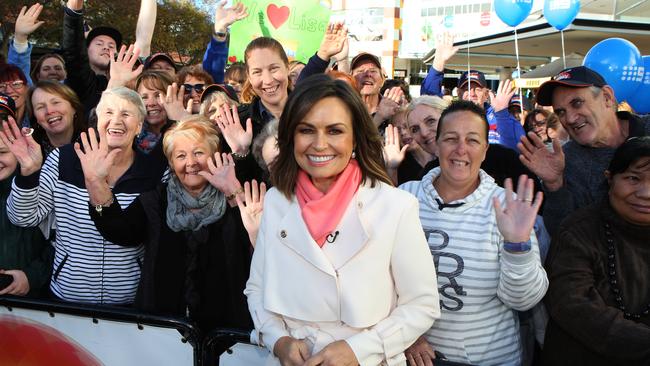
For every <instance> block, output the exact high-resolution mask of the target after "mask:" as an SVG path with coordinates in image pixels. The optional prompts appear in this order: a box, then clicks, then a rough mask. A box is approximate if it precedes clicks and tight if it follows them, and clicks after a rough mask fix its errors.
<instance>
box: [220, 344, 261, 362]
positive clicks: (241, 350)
mask: <svg viewBox="0 0 650 366" xmlns="http://www.w3.org/2000/svg"><path fill="white" fill-rule="evenodd" d="M230 350H231V351H232V353H227V352H224V353H223V354H222V355H221V356H220V357H219V366H242V365H246V366H265V365H267V364H273V363H272V362H269V363H267V359H268V356H269V351H268V350H267V349H266V348H262V347H258V346H254V345H252V344H245V343H237V344H235V345H234V346H232V347H230ZM268 361H271V360H268Z"/></svg>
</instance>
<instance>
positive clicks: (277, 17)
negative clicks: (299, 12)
mask: <svg viewBox="0 0 650 366" xmlns="http://www.w3.org/2000/svg"><path fill="white" fill-rule="evenodd" d="M266 16H267V17H269V20H270V21H271V24H272V25H273V27H275V29H278V28H280V27H281V26H282V24H284V23H285V22H286V21H287V19H289V7H288V6H283V7H280V8H278V7H277V6H276V5H275V4H271V5H269V6H267V7H266Z"/></svg>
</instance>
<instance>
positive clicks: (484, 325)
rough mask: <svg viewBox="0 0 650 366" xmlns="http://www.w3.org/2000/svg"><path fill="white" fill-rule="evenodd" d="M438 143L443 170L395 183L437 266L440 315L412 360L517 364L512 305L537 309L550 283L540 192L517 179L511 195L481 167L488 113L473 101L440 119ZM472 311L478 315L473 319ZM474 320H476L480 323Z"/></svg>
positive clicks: (518, 353) (412, 353) (410, 352)
mask: <svg viewBox="0 0 650 366" xmlns="http://www.w3.org/2000/svg"><path fill="white" fill-rule="evenodd" d="M439 117H440V118H439V119H438V122H437V133H436V135H435V141H436V145H437V149H438V158H439V160H440V167H438V168H434V169H433V170H431V171H430V172H429V173H428V174H426V175H425V176H424V177H423V178H422V180H421V181H418V182H408V183H406V184H403V185H402V186H400V188H402V189H404V190H406V191H408V192H411V193H413V194H414V195H416V196H417V197H418V199H419V202H420V205H421V206H422V209H421V210H420V220H421V221H422V225H423V226H422V228H423V229H424V231H425V233H426V235H427V239H428V242H429V248H430V250H431V251H430V253H431V254H430V255H432V256H433V258H434V260H435V262H436V264H437V265H438V268H437V270H438V273H437V275H438V283H439V284H440V287H439V290H438V291H439V293H440V297H441V307H442V316H441V319H440V320H439V321H438V322H436V323H435V324H434V325H433V327H432V328H431V329H429V330H428V331H427V332H426V334H425V335H424V336H423V337H421V338H420V339H419V340H418V341H417V342H416V343H415V344H414V345H413V346H411V347H409V349H408V350H407V352H406V353H407V357H408V358H409V360H410V361H411V364H415V363H414V360H417V359H420V357H421V358H422V359H433V354H434V353H433V351H434V350H436V351H440V352H442V353H443V354H444V355H445V356H446V357H447V358H448V359H450V360H452V361H456V362H462V363H468V364H476V365H486V364H498V365H516V364H520V363H521V350H520V346H519V345H520V343H521V342H520V339H519V323H518V318H517V315H516V313H515V311H513V310H518V311H523V310H527V309H530V308H532V307H533V306H535V305H536V304H537V303H538V302H539V301H540V300H541V299H542V297H543V296H544V293H545V292H546V288H547V286H548V280H547V278H546V273H545V272H544V268H543V267H542V265H541V259H540V255H539V248H538V244H537V238H536V236H535V233H534V232H533V231H532V229H533V224H534V223H535V218H536V214H537V211H538V210H539V207H540V205H541V201H542V196H541V193H538V194H537V197H535V195H534V191H533V180H532V179H528V178H527V177H526V176H521V177H520V178H519V183H518V187H517V195H516V196H513V183H512V181H511V180H510V179H509V178H508V179H507V180H506V183H505V188H506V189H505V190H504V189H502V188H500V187H498V186H497V185H496V183H495V182H494V179H493V178H492V177H490V176H489V175H488V174H487V173H486V172H485V171H483V170H481V169H480V167H481V163H482V162H483V160H484V159H485V156H486V153H487V151H488V122H487V118H486V116H485V111H484V110H483V109H482V108H481V107H479V106H477V105H476V104H474V103H473V102H470V101H459V102H454V103H452V104H451V105H450V106H449V107H447V109H445V110H444V111H443V112H442V113H441V114H440V115H439ZM476 314H480V316H479V317H478V318H477V315H476ZM479 318H480V319H479Z"/></svg>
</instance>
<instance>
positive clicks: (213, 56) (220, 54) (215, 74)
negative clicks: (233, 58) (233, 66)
mask: <svg viewBox="0 0 650 366" xmlns="http://www.w3.org/2000/svg"><path fill="white" fill-rule="evenodd" d="M227 60H228V42H227V41H223V42H221V41H218V40H216V39H215V38H214V37H210V43H208V48H206V49H205V54H204V55H203V70H205V71H206V72H207V73H208V74H210V75H211V76H212V79H213V80H214V82H215V83H216V84H223V82H224V75H225V73H226V71H225V70H226V61H227Z"/></svg>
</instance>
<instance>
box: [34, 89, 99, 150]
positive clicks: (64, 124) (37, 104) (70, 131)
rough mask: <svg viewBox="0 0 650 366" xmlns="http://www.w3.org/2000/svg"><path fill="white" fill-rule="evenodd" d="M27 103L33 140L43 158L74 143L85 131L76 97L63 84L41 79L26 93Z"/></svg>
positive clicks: (85, 126) (84, 123) (81, 112)
mask: <svg viewBox="0 0 650 366" xmlns="http://www.w3.org/2000/svg"><path fill="white" fill-rule="evenodd" d="M27 101H28V110H30V111H31V113H32V118H33V120H35V122H36V123H32V126H33V127H34V140H36V142H37V143H38V144H39V145H41V149H42V150H43V156H44V157H47V155H48V154H49V153H50V152H52V150H54V149H55V148H57V147H61V146H63V145H67V144H69V143H72V142H74V141H76V140H77V139H78V138H79V134H80V133H81V132H82V131H84V130H85V129H86V128H87V125H86V121H85V119H84V113H83V106H82V105H81V102H80V101H79V98H77V95H76V94H75V92H74V91H73V90H72V89H70V88H69V87H68V86H66V85H64V84H61V83H59V82H56V81H49V80H41V81H39V82H37V83H36V85H34V87H33V88H32V89H31V90H30V91H29V97H28V99H27Z"/></svg>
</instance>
